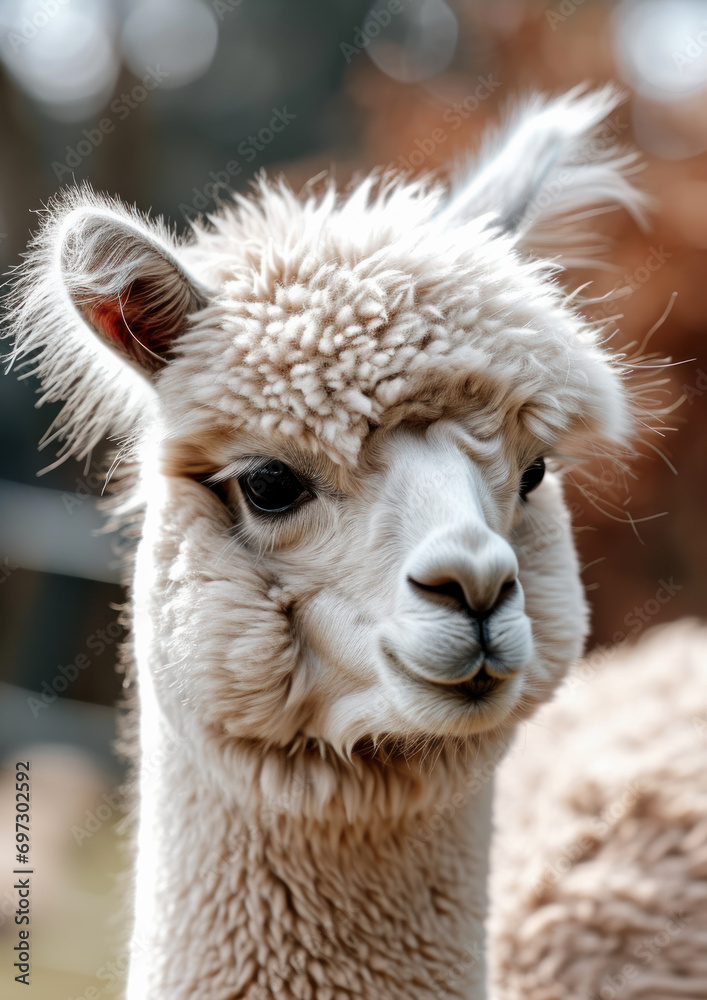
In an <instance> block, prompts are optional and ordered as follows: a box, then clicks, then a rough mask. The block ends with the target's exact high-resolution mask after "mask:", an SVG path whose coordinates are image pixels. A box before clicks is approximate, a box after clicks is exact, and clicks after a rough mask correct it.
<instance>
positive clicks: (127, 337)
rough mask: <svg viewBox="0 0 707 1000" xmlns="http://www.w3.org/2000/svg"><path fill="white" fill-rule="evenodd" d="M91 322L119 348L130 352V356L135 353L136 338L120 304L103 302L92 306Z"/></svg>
mask: <svg viewBox="0 0 707 1000" xmlns="http://www.w3.org/2000/svg"><path fill="white" fill-rule="evenodd" d="M90 321H91V324H92V326H94V327H95V329H96V330H99V331H100V332H101V333H102V334H103V335H104V336H106V337H108V338H109V339H110V340H112V341H113V343H114V344H116V345H117V346H118V347H122V348H123V350H126V351H128V352H129V353H130V354H133V353H135V348H137V346H138V345H137V344H136V343H135V338H134V337H133V336H131V334H130V330H129V329H128V325H127V323H126V322H125V319H124V318H123V314H122V312H121V311H120V303H119V302H117V301H115V302H113V301H109V302H101V303H100V304H98V305H94V306H92V307H91V310H90ZM133 332H134V331H133Z"/></svg>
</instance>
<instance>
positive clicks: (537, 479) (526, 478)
mask: <svg viewBox="0 0 707 1000" xmlns="http://www.w3.org/2000/svg"><path fill="white" fill-rule="evenodd" d="M544 475H545V459H544V458H536V459H535V461H534V462H533V464H532V465H529V466H528V468H527V469H526V470H525V472H524V473H523V476H522V478H521V481H520V489H519V491H518V492H519V493H520V498H521V500H525V498H526V497H527V496H528V494H529V493H532V492H533V490H534V489H535V487H536V486H539V485H540V483H541V482H542V481H543V476H544Z"/></svg>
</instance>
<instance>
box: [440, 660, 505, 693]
mask: <svg viewBox="0 0 707 1000" xmlns="http://www.w3.org/2000/svg"><path fill="white" fill-rule="evenodd" d="M503 683H504V681H503V679H502V678H500V677H492V676H491V675H490V674H487V673H486V670H485V669H484V667H482V668H481V670H480V671H479V672H478V674H476V675H475V676H474V677H472V678H471V680H468V681H462V683H461V684H452V685H450V687H449V688H448V690H450V691H454V692H456V693H458V694H461V695H464V697H465V698H471V699H473V700H474V701H478V700H479V699H482V698H485V697H487V696H488V695H490V694H492V693H493V692H494V691H496V690H497V689H498V688H499V687H501V685H502V684H503Z"/></svg>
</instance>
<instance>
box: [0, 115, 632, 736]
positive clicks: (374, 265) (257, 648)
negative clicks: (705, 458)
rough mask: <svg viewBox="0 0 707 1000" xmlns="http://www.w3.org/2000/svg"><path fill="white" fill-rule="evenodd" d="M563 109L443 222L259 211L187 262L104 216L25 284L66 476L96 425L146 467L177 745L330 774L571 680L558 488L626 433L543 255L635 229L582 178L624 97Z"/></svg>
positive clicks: (48, 237) (401, 213)
mask: <svg viewBox="0 0 707 1000" xmlns="http://www.w3.org/2000/svg"><path fill="white" fill-rule="evenodd" d="M548 108H549V109H552V111H551V112H550V111H549V110H548ZM548 108H541V109H540V110H539V111H537V109H536V111H537V113H536V115H535V121H534V122H530V121H525V120H522V121H521V123H520V125H519V126H518V128H517V130H516V132H514V133H513V134H512V135H511V137H510V139H509V141H508V143H507V147H506V148H505V152H504V148H503V147H502V148H501V151H500V153H498V154H497V157H496V160H495V161H493V162H491V163H490V164H488V163H487V164H486V166H485V167H484V166H483V161H482V167H481V168H479V169H478V170H477V172H476V173H475V174H473V175H472V179H471V180H467V181H465V182H464V183H463V184H461V185H459V186H458V188H457V189H453V190H452V193H451V195H449V194H447V193H446V192H445V191H443V190H442V189H441V188H434V187H433V188H425V187H423V186H421V185H419V184H417V185H416V184H412V185H409V184H405V183H404V182H402V181H400V180H397V181H393V182H391V183H389V184H383V186H382V187H381V188H380V189H379V190H378V191H377V192H376V191H375V190H374V183H373V181H371V180H369V181H366V182H364V183H363V184H361V185H360V186H359V187H358V188H356V189H355V190H354V191H353V193H352V194H350V195H349V196H348V197H347V198H346V199H343V200H341V201H337V200H336V199H335V197H334V196H333V193H332V192H331V191H330V192H328V193H326V194H325V195H324V196H323V197H322V198H319V199H317V198H312V199H310V200H309V201H306V202H300V201H298V200H297V199H295V198H294V196H293V195H292V194H291V193H289V192H288V191H287V190H285V189H283V188H279V189H276V188H271V187H267V186H265V187H263V189H262V190H261V194H260V200H259V201H258V202H251V203H241V204H240V205H237V206H235V207H234V208H233V209H231V210H228V211H226V212H225V213H224V214H223V215H222V216H221V217H220V218H218V219H217V220H215V222H214V226H213V227H212V228H211V229H208V230H207V229H203V230H197V231H196V233H195V240H194V241H193V242H192V243H191V244H190V245H187V246H181V247H179V246H176V245H174V243H173V241H172V240H171V238H170V237H169V235H168V234H167V233H166V232H165V231H163V230H159V229H157V228H155V227H154V226H152V225H149V224H147V223H146V222H145V221H144V220H142V219H140V218H139V217H138V216H137V215H135V214H132V215H131V214H130V213H127V212H125V211H124V210H123V209H121V208H119V207H116V206H115V205H111V204H108V203H105V202H102V201H99V200H96V199H93V198H92V197H90V196H86V195H85V194H82V195H81V196H80V197H78V198H74V200H73V202H71V203H70V204H69V206H68V209H67V210H64V211H63V212H61V211H60V212H59V213H58V221H57V222H55V223H54V224H53V225H52V224H51V223H50V225H49V226H47V229H46V231H45V236H44V242H43V243H40V245H39V249H38V251H37V257H36V264H35V266H36V268H37V270H38V271H39V269H41V268H43V269H44V272H48V273H49V274H50V275H51V276H52V280H53V281H55V282H56V288H57V289H58V290H59V291H58V292H57V295H53V294H49V292H48V289H47V287H46V282H45V284H44V285H42V284H41V282H39V281H35V284H32V283H31V282H30V283H29V285H28V288H29V294H28V295H27V298H26V301H24V302H23V305H22V310H23V312H21V314H20V319H18V321H17V326H18V328H22V329H27V330H34V329H35V328H40V329H44V328H46V327H47V326H50V327H51V330H53V333H52V334H51V337H53V338H54V340H56V338H58V337H59V336H61V335H64V336H70V338H71V343H72V344H73V347H74V350H73V351H68V352H66V353H63V354H60V355H58V356H57V355H56V353H52V352H53V346H54V340H52V343H50V337H49V336H47V338H46V343H44V347H43V351H42V353H41V355H40V370H41V371H42V372H44V373H45V378H46V379H47V383H48V385H49V389H48V393H47V394H48V396H49V398H57V397H62V398H65V397H66V396H67V395H68V397H69V406H68V408H67V411H66V412H65V414H64V416H63V418H62V420H63V425H62V428H61V430H63V432H64V434H65V435H66V436H67V437H68V438H69V440H70V442H73V444H74V445H76V447H75V450H77V451H80V448H81V445H83V446H84V448H87V447H90V445H91V443H92V441H93V440H94V439H95V438H96V437H97V436H98V435H99V434H100V433H102V432H103V431H104V430H105V426H106V423H109V424H110V425H111V426H112V427H113V428H114V429H116V428H119V427H121V426H123V427H124V428H125V429H126V430H129V432H130V434H131V436H132V439H133V440H134V441H135V442H136V444H135V455H136V459H137V464H138V467H139V479H138V484H137V486H136V488H135V490H134V493H133V499H134V502H135V503H136V505H138V504H139V505H140V506H142V508H143V509H144V529H143V538H142V540H141V542H140V547H139V550H138V555H137V562H136V574H135V580H134V601H135V632H136V645H137V648H138V651H139V655H140V656H142V657H143V658H144V660H145V663H147V664H149V670H150V676H151V678H152V683H153V684H154V689H155V692H156V695H157V699H158V701H159V703H160V706H161V709H162V711H163V712H164V714H165V716H166V717H168V718H169V719H170V721H171V723H172V724H173V726H174V727H175V729H176V730H177V731H189V732H191V733H192V734H193V735H194V736H195V738H197V739H198V740H200V741H202V742H204V743H213V742H214V741H215V742H216V745H217V746H219V747H221V748H223V746H224V745H225V744H227V743H228V742H229V741H234V740H235V741H255V742H257V743H258V744H261V745H262V744H266V745H271V746H278V747H287V746H289V745H290V744H292V743H293V741H295V740H300V739H302V738H306V739H312V740H315V741H319V742H320V743H326V744H327V745H329V746H330V747H332V748H333V749H334V750H335V751H336V752H338V753H340V754H347V753H350V752H351V751H352V750H354V749H355V748H356V746H357V745H359V744H361V743H362V742H366V741H371V740H373V741H378V740H390V741H394V742H397V743H398V744H401V743H402V744H405V745H408V746H409V745H411V744H413V743H415V742H417V741H419V740H424V739H426V738H427V737H442V738H444V737H450V738H452V737H453V738H463V737H471V736H474V737H477V738H478V737H479V734H482V733H489V734H494V735H497V734H498V732H499V731H500V730H503V729H504V728H505V727H507V726H510V725H511V724H513V723H514V722H515V721H516V720H517V719H518V718H520V717H522V716H524V715H526V714H528V713H529V712H530V711H531V710H532V709H533V707H534V706H535V704H536V703H537V702H539V701H542V700H544V699H545V698H546V697H547V696H548V695H549V693H550V692H551V691H552V689H553V687H554V686H555V685H556V683H557V682H558V680H559V678H560V677H561V675H562V673H563V672H564V670H565V669H566V667H567V665H568V664H569V662H570V661H571V660H572V659H573V658H575V657H576V656H578V655H579V653H580V651H581V645H582V640H583V636H584V632H585V621H586V614H585V605H584V599H583V596H582V588H581V585H580V581H579V575H578V568H577V563H576V558H575V555H574V549H573V546H572V542H571V538H570V530H569V523H568V518H567V516H566V513H565V509H564V506H563V501H562V497H561V491H560V484H559V479H558V476H557V474H556V472H554V471H552V469H553V468H554V467H555V466H556V464H557V463H558V461H560V460H562V461H566V460H567V459H571V458H572V456H573V455H577V454H581V453H582V452H583V451H585V452H586V450H587V449H590V450H593V449H596V448H599V447H604V446H605V443H606V442H607V441H608V440H610V439H612V438H614V439H616V438H618V439H621V438H622V437H623V436H624V435H625V433H626V432H627V430H628V428H629V426H630V419H629V415H628V409H627V407H626V404H625V401H624V391H623V387H622V384H621V380H620V376H619V372H618V369H617V366H616V363H615V362H613V361H612V359H610V358H609V357H608V356H607V355H606V353H605V352H604V351H603V350H602V349H601V347H600V345H599V344H598V342H597V337H596V332H595V331H594V330H593V329H592V328H591V327H589V326H587V324H586V323H585V322H584V321H583V320H582V318H581V316H580V315H579V314H578V313H576V312H575V311H574V309H573V307H572V306H571V304H570V303H569V302H568V301H567V300H566V298H565V294H564V292H563V291H562V289H561V288H560V286H559V285H558V284H557V282H556V270H557V269H556V266H555V265H550V264H548V263H547V262H544V261H543V260H542V259H541V258H539V257H538V256H537V254H534V253H532V252H531V249H530V248H531V246H532V242H533V237H534V235H535V234H536V231H537V232H539V233H541V234H542V237H543V239H544V240H545V241H547V238H548V233H547V223H548V218H549V219H550V220H552V219H553V218H554V217H555V215H557V214H558V212H559V213H561V212H562V211H568V210H572V211H574V212H577V211H578V210H579V209H581V208H587V207H591V205H592V204H595V203H597V202H601V201H603V200H605V199H606V195H607V192H610V193H611V196H612V198H613V199H614V200H616V201H618V202H622V203H625V204H628V205H629V207H631V208H633V209H637V208H638V207H640V200H639V199H638V197H637V196H636V195H635V192H633V189H631V188H630V186H629V185H628V184H627V182H626V181H625V179H624V177H623V175H622V169H623V168H624V167H625V166H626V162H627V161H626V160H623V161H621V160H620V161H615V160H611V159H610V157H609V158H608V159H607V155H606V154H605V153H604V152H600V153H599V154H598V157H599V162H598V163H594V164H592V165H591V168H590V167H589V166H587V165H585V164H583V161H582V159H581V157H579V154H578V153H577V151H576V149H575V145H576V143H577V141H578V140H579V139H581V138H583V132H585V131H586V130H587V129H590V128H591V127H593V125H594V124H596V122H597V121H599V120H600V118H601V117H602V115H603V114H604V113H605V112H606V110H607V108H608V104H607V99H606V95H604V96H600V97H596V96H591V95H590V96H589V97H584V98H579V99H574V100H572V99H566V100H565V101H564V103H563V102H562V101H560V102H557V103H556V104H555V105H550V106H548ZM601 149H603V147H601ZM529 157H530V161H529V162H526V161H528V158H529ZM548 157H551V158H552V157H559V161H558V164H556V166H558V167H560V166H561V167H562V168H563V173H562V176H563V177H564V180H563V185H564V188H563V187H562V185H561V186H560V192H561V195H560V199H561V205H560V206H559V208H558V206H553V205H552V204H551V203H550V208H549V209H544V210H543V211H541V210H540V209H539V208H538V206H539V205H540V204H541V199H540V197H539V195H540V194H542V187H541V188H538V187H537V184H538V181H537V178H538V177H541V182H540V183H541V185H542V183H544V180H542V179H543V178H545V177H546V176H547V177H550V175H551V174H552V169H551V167H550V166H548V162H549V161H548ZM563 157H564V159H563ZM533 162H534V163H535V166H534V167H533ZM531 168H532V169H531ZM504 178H505V179H504ZM542 204H544V205H548V202H547V200H546V201H544V202H543V203H542ZM489 213H490V214H489ZM543 224H544V225H545V229H543ZM562 239H563V240H564V239H565V237H563V238H562ZM44 272H43V273H44ZM50 291H52V289H50ZM58 300H60V304H59V305H58V304H57V301H58ZM62 308H63V309H64V312H63V313H61V309H62ZM33 336H34V337H38V336H39V335H35V334H28V335H27V343H26V345H25V348H24V349H26V350H29V349H31V347H32V346H35V344H36V340H35V342H34V343H33V341H32V337H33ZM47 373H50V374H47ZM52 380H53V381H52ZM126 415H127V417H126ZM544 461H547V463H548V466H549V468H550V470H551V471H549V472H548V474H547V475H546V476H545V477H544V478H543V475H542V473H543V469H544V466H543V462H544Z"/></svg>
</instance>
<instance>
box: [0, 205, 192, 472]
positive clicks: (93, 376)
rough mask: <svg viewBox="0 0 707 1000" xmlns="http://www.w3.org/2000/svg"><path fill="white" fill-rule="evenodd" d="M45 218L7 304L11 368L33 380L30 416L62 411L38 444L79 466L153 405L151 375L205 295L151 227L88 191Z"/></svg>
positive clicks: (171, 244)
mask: <svg viewBox="0 0 707 1000" xmlns="http://www.w3.org/2000/svg"><path fill="white" fill-rule="evenodd" d="M43 215H44V217H43V221H42V225H41V227H40V229H39V232H38V233H37V235H36V237H35V238H34V240H33V242H32V244H31V247H30V251H29V253H28V255H27V259H26V261H25V262H24V264H23V265H22V266H21V267H20V268H19V269H18V270H19V279H18V281H17V282H16V284H15V285H14V288H13V290H12V292H11V294H10V296H9V297H8V305H9V335H10V336H12V337H13V338H14V351H13V353H12V354H11V364H12V363H14V362H20V363H21V364H22V365H23V366H27V367H29V368H30V371H29V372H28V373H27V374H36V375H38V376H39V378H40V380H41V386H42V394H41V397H40V400H39V403H38V404H37V405H41V404H42V403H44V402H58V401H62V402H64V404H65V405H64V407H63V409H62V410H61V412H60V413H59V415H58V416H57V417H56V419H55V421H54V423H53V424H52V426H51V427H50V429H49V431H48V432H47V435H46V436H45V438H44V439H43V442H42V443H43V444H47V443H48V442H49V441H52V440H54V439H58V440H60V441H64V445H63V446H62V448H61V449H60V451H59V456H60V458H63V457H66V456H67V455H70V454H73V455H76V456H77V457H78V458H82V457H83V456H85V455H86V454H87V453H88V452H90V450H91V448H92V447H94V445H96V444H97V443H98V441H100V440H101V438H102V437H104V436H105V435H106V434H110V435H112V436H115V437H119V438H126V437H129V436H130V435H131V434H132V433H133V432H134V431H135V429H136V426H137V425H138V423H139V422H140V421H141V419H142V418H143V415H144V414H145V412H146V411H147V410H148V409H149V408H150V407H151V406H152V405H153V403H154V399H155V393H154V390H153V389H152V387H151V385H150V382H151V376H152V375H154V374H155V373H156V371H157V370H158V369H159V368H161V367H162V366H163V365H164V364H165V363H166V360H167V356H168V353H169V351H170V348H171V347H173V345H174V344H175V341H176V340H177V338H178V337H179V335H180V333H182V331H183V330H184V329H185V327H186V323H187V318H188V316H189V314H190V313H192V312H194V311H195V310H196V309H198V308H200V307H201V306H203V305H205V304H206V301H207V294H206V291H205V290H204V289H203V288H201V287H200V286H199V285H198V284H197V282H196V281H194V280H193V279H192V278H190V277H189V276H188V275H187V272H186V270H185V268H184V267H183V266H182V265H181V264H180V262H179V260H178V256H177V255H178V253H179V246H178V244H177V243H176V241H175V239H174V237H173V236H172V234H171V233H170V231H169V230H168V229H167V228H166V227H165V226H163V225H162V224H161V223H160V222H159V221H157V222H155V221H152V220H150V221H148V220H146V219H145V218H143V217H142V216H140V215H139V214H138V213H137V212H135V211H131V210H130V209H127V208H125V207H124V206H123V205H121V204H120V203H119V202H117V201H115V200H112V199H107V198H100V197H97V196H96V195H94V194H93V192H92V191H91V190H90V189H89V188H86V187H84V188H81V189H75V190H69V191H67V192H65V193H63V194H62V195H60V196H59V197H57V198H56V199H54V200H53V201H52V202H50V204H49V206H48V207H47V209H46V211H45V212H44V213H43Z"/></svg>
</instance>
